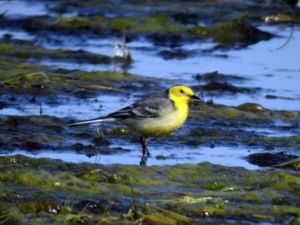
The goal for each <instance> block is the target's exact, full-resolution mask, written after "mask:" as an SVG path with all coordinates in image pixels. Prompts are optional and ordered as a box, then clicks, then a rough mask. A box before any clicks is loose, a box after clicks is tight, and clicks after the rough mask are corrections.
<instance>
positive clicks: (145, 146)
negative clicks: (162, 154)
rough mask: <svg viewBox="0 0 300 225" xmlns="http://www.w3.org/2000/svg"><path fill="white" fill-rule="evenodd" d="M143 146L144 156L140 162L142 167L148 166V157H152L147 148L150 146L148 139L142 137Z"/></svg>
mask: <svg viewBox="0 0 300 225" xmlns="http://www.w3.org/2000/svg"><path fill="white" fill-rule="evenodd" d="M141 144H142V148H143V155H142V158H141V161H140V165H141V166H146V164H147V159H148V156H150V152H149V150H148V148H147V146H148V142H147V137H141Z"/></svg>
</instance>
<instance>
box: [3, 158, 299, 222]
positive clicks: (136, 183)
mask: <svg viewBox="0 0 300 225" xmlns="http://www.w3.org/2000/svg"><path fill="white" fill-rule="evenodd" d="M0 162H1V164H0V165H1V166H0V181H1V186H3V187H5V188H2V189H3V191H2V197H1V201H2V202H3V204H4V205H5V208H0V209H1V210H0V221H4V222H5V220H4V219H7V218H10V219H12V217H8V215H13V214H14V213H15V214H17V215H18V216H17V217H15V219H16V218H19V219H17V220H18V221H23V220H24V219H26V220H29V221H31V222H33V221H34V222H35V224H42V223H45V222H48V223H53V222H54V221H56V222H59V221H61V222H63V223H66V224H82V223H83V224H84V223H89V224H97V223H99V224H102V222H103V224H109V222H108V221H110V220H111V222H112V224H120V223H124V224H127V223H130V221H137V220H143V221H144V222H147V223H150V224H151V223H155V224H166V223H164V221H169V222H168V224H178V223H180V224H190V223H193V224H200V223H198V222H197V220H198V219H201V218H209V219H210V220H211V221H215V222H216V221H220V219H221V221H223V223H224V224H228V223H227V222H226V221H227V219H229V220H230V221H231V222H230V223H231V224H232V222H233V221H236V222H234V223H233V224H238V221H239V219H243V220H245V221H249V222H252V223H254V222H266V221H269V222H274V223H281V222H283V221H284V220H285V219H286V218H287V217H288V216H291V215H292V216H299V213H300V212H299V204H300V203H299V201H293V203H292V205H291V203H290V202H285V201H279V200H276V201H275V200H274V199H278V196H280V197H281V199H286V198H288V199H297V198H298V197H299V194H300V193H299V188H298V189H297V186H298V187H299V184H300V180H299V177H298V175H297V173H294V172H292V171H285V172H283V171H272V170H265V171H248V170H245V169H242V168H230V167H223V166H217V165H212V164H209V163H202V164H197V165H191V164H184V165H178V166H155V167H137V166H126V165H124V166H121V165H117V166H109V167H101V166H98V165H92V164H78V165H76V164H70V163H64V162H62V161H57V160H50V159H42V160H40V159H31V158H27V157H24V156H21V155H17V156H14V157H12V156H9V157H1V158H0ZM30 177H31V179H29V178H30ZM33 177H34V179H32V178H33ZM112 177H114V179H112ZM266 181H267V183H266ZM56 182H60V185H58V183H56ZM214 182H217V183H218V185H217V186H216V185H215V184H213V183H214ZM55 184H57V185H55ZM210 184H212V185H210ZM229 186H231V187H234V188H228V187H229ZM12 187H13V189H14V192H18V191H20V190H22V191H21V193H20V195H21V196H22V200H21V201H18V203H17V204H13V203H11V202H10V199H11V198H15V197H14V196H11V195H13V193H12V192H11V191H10V188H12ZM225 187H227V188H225ZM245 187H247V188H245ZM3 196H6V197H3ZM90 199H93V201H95V202H97V201H103V199H106V201H111V200H112V201H113V202H114V204H115V205H116V206H115V207H114V208H110V209H109V208H108V209H107V210H108V211H106V213H104V214H102V213H101V214H95V213H91V212H90V211H88V210H87V208H82V209H81V210H79V211H78V210H76V209H75V208H74V207H75V205H76V202H78V201H82V200H84V201H86V200H90ZM106 204H107V203H105V204H104V205H103V207H104V208H106V207H107V205H106ZM287 204H288V205H287ZM166 205H167V206H168V207H167V208H165V206H166ZM128 211H129V213H128V214H126V216H124V212H128ZM112 215H113V216H112ZM38 218H40V220H39V219H38ZM163 218H167V220H163ZM194 219H196V220H194Z"/></svg>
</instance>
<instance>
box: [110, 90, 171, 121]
mask: <svg viewBox="0 0 300 225" xmlns="http://www.w3.org/2000/svg"><path fill="white" fill-rule="evenodd" d="M173 108H174V105H173V103H172V101H170V100H169V99H168V98H166V97H165V96H161V95H153V96H149V97H146V98H144V99H141V100H139V101H137V102H136V103H134V104H132V105H130V106H128V107H125V108H123V109H121V110H119V111H117V112H114V113H111V114H109V115H108V117H112V118H116V119H128V118H136V119H138V118H153V117H158V116H160V114H161V113H163V112H166V111H171V110H173Z"/></svg>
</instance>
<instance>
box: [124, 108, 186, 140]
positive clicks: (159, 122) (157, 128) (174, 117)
mask: <svg viewBox="0 0 300 225" xmlns="http://www.w3.org/2000/svg"><path fill="white" fill-rule="evenodd" d="M187 116H188V108H187V107H184V108H181V109H180V110H174V111H173V112H171V113H167V114H165V115H162V116H160V117H157V118H146V119H140V120H134V121H133V120H128V121H124V123H125V124H126V125H127V126H128V127H129V128H130V129H131V130H133V131H134V132H135V133H138V134H140V135H143V136H160V135H166V134H170V133H172V132H173V131H175V130H176V129H178V128H179V127H181V126H182V124H183V123H184V122H185V120H186V118H187Z"/></svg>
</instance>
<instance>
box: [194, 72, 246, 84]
mask: <svg viewBox="0 0 300 225" xmlns="http://www.w3.org/2000/svg"><path fill="white" fill-rule="evenodd" d="M195 79H196V80H198V81H205V82H243V81H246V80H247V78H245V77H242V76H238V75H231V74H222V73H220V72H219V71H213V72H209V73H205V74H196V75H195Z"/></svg>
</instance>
